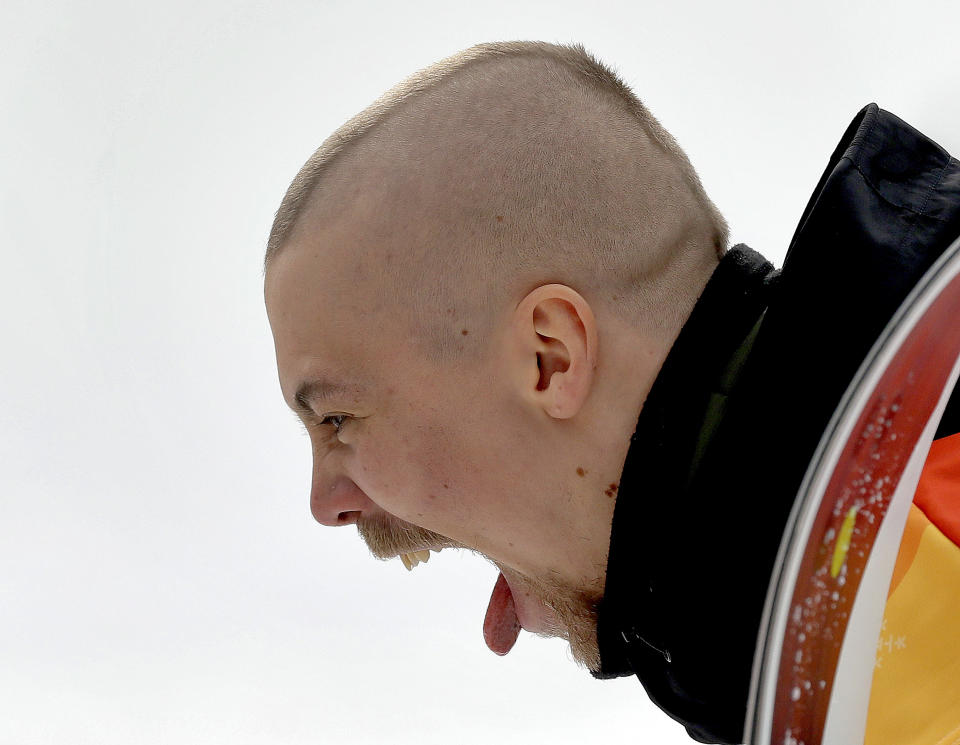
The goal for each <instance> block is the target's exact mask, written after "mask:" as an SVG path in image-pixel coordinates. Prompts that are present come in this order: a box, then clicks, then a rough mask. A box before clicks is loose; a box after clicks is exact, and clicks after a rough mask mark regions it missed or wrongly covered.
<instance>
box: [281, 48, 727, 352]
mask: <svg viewBox="0 0 960 745" xmlns="http://www.w3.org/2000/svg"><path fill="white" fill-rule="evenodd" d="M338 224H349V225H350V226H351V230H352V233H351V238H350V242H351V246H350V247H349V256H351V257H352V261H353V268H352V270H351V271H352V276H351V277H350V278H345V281H348V282H351V283H356V286H357V287H358V288H359V287H360V286H361V285H362V284H363V283H369V284H364V285H363V287H364V289H365V291H368V292H370V293H375V294H377V295H378V296H379V297H380V298H390V299H392V300H393V306H395V308H394V310H393V311H392V312H397V311H398V309H399V310H400V311H402V312H403V313H404V314H405V316H407V318H408V321H409V326H410V328H411V330H413V331H414V332H415V335H416V336H417V337H418V338H419V339H421V340H422V341H423V342H424V347H425V349H426V351H428V352H429V353H431V355H433V356H439V357H443V356H447V355H449V354H450V353H460V352H463V351H464V350H465V349H469V348H470V346H471V345H470V344H467V343H466V341H467V340H466V339H465V338H464V337H465V336H466V334H465V333H464V332H465V331H467V330H468V329H469V333H470V334H472V335H473V336H472V337H471V338H470V341H471V342H474V341H476V340H478V339H482V336H483V334H484V332H485V330H486V329H487V328H488V325H489V323H490V319H491V312H490V309H492V308H498V307H501V306H502V305H503V304H504V303H507V302H510V300H511V299H512V298H517V299H519V298H520V297H523V296H524V295H525V294H526V293H527V292H528V291H529V290H530V289H532V288H533V287H536V286H538V285H542V284H544V283H549V282H557V283H562V284H565V285H568V286H570V287H573V288H576V289H577V291H579V292H580V293H581V294H582V295H583V296H584V297H585V298H586V299H587V300H588V301H589V302H590V303H591V304H592V305H594V306H595V307H596V308H598V309H599V310H600V311H601V312H603V311H609V312H610V313H612V314H614V315H616V316H617V317H619V318H620V319H621V320H625V321H627V322H629V323H631V324H634V325H636V326H637V327H639V328H640V329H642V330H643V331H644V332H646V333H649V334H653V335H655V336H658V337H661V336H662V338H664V339H669V338H672V336H674V335H675V334H676V332H677V330H678V329H679V326H680V325H681V324H682V323H683V321H684V319H685V318H686V317H687V315H688V314H689V311H690V309H691V308H692V307H693V304H694V302H695V300H696V298H697V296H698V295H699V292H700V290H701V289H702V287H703V285H704V284H705V282H706V280H707V278H708V277H709V275H710V273H711V272H712V271H713V268H714V267H715V266H716V263H717V260H718V257H719V256H720V255H722V253H723V251H724V250H725V246H726V240H727V228H726V224H725V223H724V221H723V218H722V217H721V216H720V214H719V213H718V212H717V210H716V208H715V207H714V206H713V204H712V203H711V202H710V200H709V199H708V198H707V197H706V195H705V194H704V192H703V189H702V187H701V185H700V181H699V179H698V178H697V176H696V173H695V172H694V170H693V168H692V167H691V166H690V163H689V161H688V160H687V158H686V156H685V155H684V154H683V152H682V151H681V150H680V148H679V147H678V146H677V145H676V143H675V142H674V140H673V138H672V137H671V136H670V135H669V134H668V133H667V132H666V131H665V130H664V129H663V128H662V127H661V126H660V125H659V124H658V123H657V122H656V120H655V119H653V117H652V116H650V114H649V113H648V112H647V111H646V109H645V108H644V107H643V105H642V104H641V103H640V101H639V100H637V98H636V97H635V96H634V95H633V93H632V92H631V91H630V90H629V89H628V88H627V87H626V86H625V85H624V84H623V83H622V81H620V80H619V79H618V78H617V77H616V75H615V74H614V73H613V72H612V71H610V70H609V69H608V68H606V67H605V66H603V65H602V64H601V63H599V62H598V61H596V60H595V59H594V58H593V57H592V56H590V55H589V54H588V53H587V52H586V51H585V50H584V49H583V48H582V47H579V46H558V45H551V44H545V43H535V42H513V43H496V44H482V45H478V46H476V47H472V48H470V49H468V50H466V51H464V52H462V53H460V54H457V55H455V56H453V57H451V58H448V59H446V60H443V61H441V62H439V63H437V64H435V65H433V66H431V67H429V68H427V69H426V70H423V71H421V72H419V73H417V74H415V75H414V76H412V77H411V78H409V79H408V80H406V81H404V82H403V83H401V84H400V85H399V86H397V87H396V88H394V89H393V90H391V91H389V92H388V93H386V94H385V95H384V96H383V97H381V98H380V99H379V100H378V101H376V102H375V103H374V104H372V105H371V106H370V107H368V108H367V109H366V110H365V111H363V112H361V113H360V114H358V115H357V116H356V117H354V118H353V119H351V120H350V121H349V122H347V123H346V124H345V125H343V126H342V127H341V128H340V129H338V130H337V131H336V132H335V133H334V134H333V135H331V136H330V137H329V138H328V139H327V140H326V141H325V142H324V143H323V145H322V146H321V147H320V148H319V149H318V150H317V152H316V153H314V155H313V156H312V157H311V158H310V160H309V161H308V162H307V163H306V164H305V165H304V167H303V168H302V169H301V171H300V173H299V174H298V175H297V177H296V178H295V179H294V181H293V183H292V184H291V186H290V188H289V189H288V191H287V193H286V195H285V197H284V199H283V202H282V204H281V206H280V209H279V210H278V212H277V216H276V219H275V221H274V225H273V228H272V230H271V234H270V239H269V243H268V249H267V255H266V260H265V263H266V265H269V263H270V262H271V260H272V259H273V258H274V256H275V255H276V254H277V253H279V252H280V251H282V249H283V247H284V246H285V245H286V244H288V243H289V242H290V241H292V240H298V241H305V242H309V241H310V240H311V237H312V236H314V235H316V234H317V233H318V231H319V230H321V229H322V230H327V231H328V232H327V235H329V229H333V228H334V227H335V226H336V225H338ZM361 233H362V234H361ZM318 248H319V249H321V250H325V247H324V246H318ZM341 250H348V249H347V248H344V247H341Z"/></svg>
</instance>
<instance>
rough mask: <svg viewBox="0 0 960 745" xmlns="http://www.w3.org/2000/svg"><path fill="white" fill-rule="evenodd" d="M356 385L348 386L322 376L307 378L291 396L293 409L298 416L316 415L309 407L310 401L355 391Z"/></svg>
mask: <svg viewBox="0 0 960 745" xmlns="http://www.w3.org/2000/svg"><path fill="white" fill-rule="evenodd" d="M356 390H357V389H356V386H348V385H344V384H342V383H336V382H333V381H330V380H325V379H323V378H317V379H315V380H307V381H304V382H303V383H301V384H300V387H299V388H297V392H296V393H295V394H294V396H293V407H292V408H293V410H294V411H295V412H297V413H298V414H300V416H316V415H315V414H314V413H313V409H312V408H311V407H310V402H311V401H328V400H329V399H331V398H334V397H335V396H344V395H346V394H347V393H352V392H356Z"/></svg>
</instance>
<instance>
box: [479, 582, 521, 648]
mask: <svg viewBox="0 0 960 745" xmlns="http://www.w3.org/2000/svg"><path fill="white" fill-rule="evenodd" d="M518 636H520V621H519V620H518V619H517V606H516V605H515V604H514V602H513V593H512V592H510V586H509V585H508V584H507V580H506V579H505V578H504V576H503V573H502V572H501V574H500V576H499V577H497V584H495V585H494V586H493V594H492V595H490V604H489V605H488V606H487V615H486V617H485V618H484V619H483V639H484V641H485V642H486V643H487V646H488V647H490V650H491V651H493V652H495V653H496V654H499V655H505V654H506V653H507V652H509V651H510V650H511V649H513V645H514V644H515V643H516V641H517V637H518Z"/></svg>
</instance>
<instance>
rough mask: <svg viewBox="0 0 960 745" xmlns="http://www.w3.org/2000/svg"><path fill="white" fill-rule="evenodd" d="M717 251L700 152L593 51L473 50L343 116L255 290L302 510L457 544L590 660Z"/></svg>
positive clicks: (399, 542)
mask: <svg viewBox="0 0 960 745" xmlns="http://www.w3.org/2000/svg"><path fill="white" fill-rule="evenodd" d="M725 243H726V226H725V224H724V223H723V220H722V218H721V217H720V216H719V214H718V213H717V211H716V209H715V208H714V207H713V205H712V204H711V203H710V202H709V200H708V199H707V198H706V196H705V195H704V194H703V190H702V188H701V187H700V184H699V181H698V180H697V177H696V175H695V174H694V172H693V170H692V168H691V167H690V165H689V162H688V161H687V160H686V157H685V156H683V154H682V152H681V151H680V150H679V148H678V147H677V146H676V144H675V143H674V142H673V140H672V138H670V136H669V135H668V134H667V133H666V132H665V131H663V130H662V128H661V127H660V126H659V124H657V123H656V122H655V120H653V119H652V117H650V116H649V114H647V112H646V110H645V109H644V108H643V107H642V105H641V104H640V103H639V101H637V100H636V99H635V98H634V97H633V95H632V93H630V92H629V90H628V89H627V88H626V87H625V86H624V85H623V84H622V83H621V82H620V81H619V80H618V79H617V78H616V77H615V76H614V75H613V74H612V73H611V72H609V71H608V70H606V68H604V67H602V66H601V65H600V64H599V63H597V62H596V61H595V60H593V59H592V58H591V57H590V56H589V55H587V53H586V52H584V51H583V50H582V49H581V48H579V47H559V46H554V45H548V44H536V43H511V44H488V45H480V46H478V47H474V48H471V49H469V50H467V51H466V52H463V53H461V54H460V55H456V56H455V57H453V58H450V59H448V60H445V61H443V62H441V63H438V64H437V65H434V66H433V67H431V68H428V69H427V70H425V71H423V72H421V73H418V74H417V75H415V76H414V77H412V78H411V79H409V80H408V81H406V82H405V83H403V84H401V85H400V86H399V87H398V88H396V89H394V90H392V91H390V92H388V93H387V94H386V95H385V96H384V97H382V98H381V99H380V100H379V101H378V102H376V103H375V104H373V105H372V106H371V107H370V108H369V109H367V110H366V111H365V112H363V113H361V114H360V115H358V116H357V117H355V118H354V119H352V120H351V121H350V122H348V123H347V124H345V125H344V126H343V127H341V128H340V129H339V130H338V131H337V132H336V133H334V134H333V135H332V136H331V137H330V138H328V139H327V141H326V142H324V144H323V145H322V146H321V148H320V149H319V150H318V151H317V153H315V154H314V156H313V157H311V159H310V160H309V161H308V162H307V164H306V165H305V166H304V167H303V169H302V170H301V172H300V173H299V174H298V175H297V177H296V179H295V180H294V182H293V184H291V186H290V189H289V190H288V192H287V194H286V196H285V197H284V200H283V203H282V204H281V207H280V210H279V211H278V213H277V217H276V220H275V222H274V226H273V230H272V231H271V236H270V240H269V244H268V251H267V257H266V282H265V295H266V302H267V310H268V314H269V317H270V323H271V327H272V329H273V333H274V340H275V343H276V348H277V364H278V368H279V373H280V382H281V388H282V390H283V394H284V397H285V399H286V400H287V402H288V404H289V405H290V406H291V407H293V408H294V409H295V410H297V411H298V413H299V414H300V415H301V417H302V418H303V419H304V421H305V423H306V424H307V428H308V431H309V432H310V438H311V442H312V445H313V453H314V455H313V458H314V466H313V482H312V490H311V507H312V510H313V514H314V516H315V517H316V518H317V519H318V520H319V521H320V522H322V523H324V524H328V525H344V524H356V525H357V526H358V528H359V530H360V533H361V535H362V536H363V537H364V539H365V540H366V541H367V543H368V544H369V545H370V547H371V549H372V550H373V552H374V554H375V555H378V556H380V557H382V558H386V557H389V556H394V555H397V554H400V553H405V552H408V551H413V550H419V549H424V548H439V547H443V546H465V547H468V548H471V549H474V550H477V551H479V552H481V553H483V554H484V555H486V556H487V557H489V558H490V559H491V560H492V561H493V562H494V563H495V564H496V565H497V566H498V567H499V568H500V569H501V572H502V575H503V578H502V579H500V580H498V583H497V586H496V588H495V590H494V593H493V597H492V599H491V603H490V608H489V609H488V614H487V620H486V624H485V636H486V637H487V642H488V644H489V645H490V646H491V648H493V649H494V650H495V651H498V652H501V653H503V652H505V651H506V650H508V649H509V646H510V645H511V644H512V642H513V640H514V639H515V637H516V623H517V621H518V620H519V623H521V624H522V625H523V626H524V627H525V628H527V629H528V630H532V631H536V632H541V633H549V634H553V635H561V636H566V637H567V638H569V639H570V642H571V646H572V648H573V650H574V654H575V656H576V657H577V658H578V659H580V660H581V661H582V662H584V663H585V664H587V665H588V666H589V667H591V668H592V669H596V668H597V667H598V664H599V663H598V653H597V649H596V633H595V621H594V612H595V607H596V603H597V602H598V601H599V598H600V597H601V595H602V592H603V583H604V578H605V572H606V559H607V550H608V544H609V535H610V524H611V520H612V514H613V505H614V501H615V496H616V492H617V484H618V482H619V477H620V472H621V470H622V467H623V461H624V458H625V457H626V451H627V447H628V445H629V437H630V434H631V433H632V432H633V427H634V424H635V422H636V417H637V414H638V412H639V410H640V407H641V406H642V403H643V400H644V398H645V396H646V394H647V392H648V390H649V387H650V385H651V384H652V382H653V379H654V378H655V376H656V374H657V372H658V370H659V368H660V365H661V363H662V361H663V359H664V357H665V356H666V353H667V351H668V350H669V347H670V345H671V343H672V341H673V339H674V338H675V337H676V334H677V333H678V331H679V328H680V326H681V325H682V323H683V321H684V320H685V318H686V317H687V315H688V314H689V312H690V310H691V308H692V306H693V303H694V302H695V300H696V298H697V296H698V295H699V292H700V290H701V289H702V287H703V285H704V284H705V283H706V280H707V278H708V277H709V275H710V273H711V272H712V270H713V268H714V267H715V266H716V263H717V260H718V256H719V255H720V254H721V253H722V252H723V250H724V247H725Z"/></svg>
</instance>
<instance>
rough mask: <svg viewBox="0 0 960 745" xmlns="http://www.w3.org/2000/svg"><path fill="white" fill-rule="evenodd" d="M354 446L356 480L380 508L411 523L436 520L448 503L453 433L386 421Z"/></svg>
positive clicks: (450, 487) (451, 485)
mask: <svg viewBox="0 0 960 745" xmlns="http://www.w3.org/2000/svg"><path fill="white" fill-rule="evenodd" d="M367 435H368V436H367V437H365V438H363V440H362V441H358V442H357V444H356V447H355V448H354V459H353V460H354V464H353V465H354V467H353V468H352V469H351V470H352V471H354V473H355V476H354V480H355V481H356V482H357V485H358V486H359V487H360V488H361V489H363V491H364V492H365V493H366V494H367V496H369V497H370V499H372V500H373V501H374V502H375V503H376V504H377V505H378V506H379V507H381V508H382V509H384V510H386V511H387V512H389V513H390V514H392V515H394V516H396V517H399V518H401V519H403V520H407V521H409V522H413V523H418V524H421V525H424V527H430V526H429V525H426V524H425V523H426V522H435V520H436V516H437V513H438V512H442V511H443V510H444V509H445V508H446V507H448V506H449V505H450V502H451V500H450V499H449V495H450V493H451V491H452V487H453V484H452V483H451V482H452V480H453V479H452V476H453V473H452V471H451V468H450V464H451V460H452V459H451V453H450V452H449V449H448V447H447V446H446V444H447V443H448V442H449V438H448V437H446V436H445V434H444V433H443V432H442V431H438V429H437V428H436V427H432V426H424V425H423V424H422V423H421V425H420V426H418V427H413V428H408V429H407V430H406V431H405V430H404V428H403V427H402V426H400V425H396V424H393V423H391V422H384V424H383V426H382V427H378V428H373V427H371V428H370V430H369V431H368V432H367Z"/></svg>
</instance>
